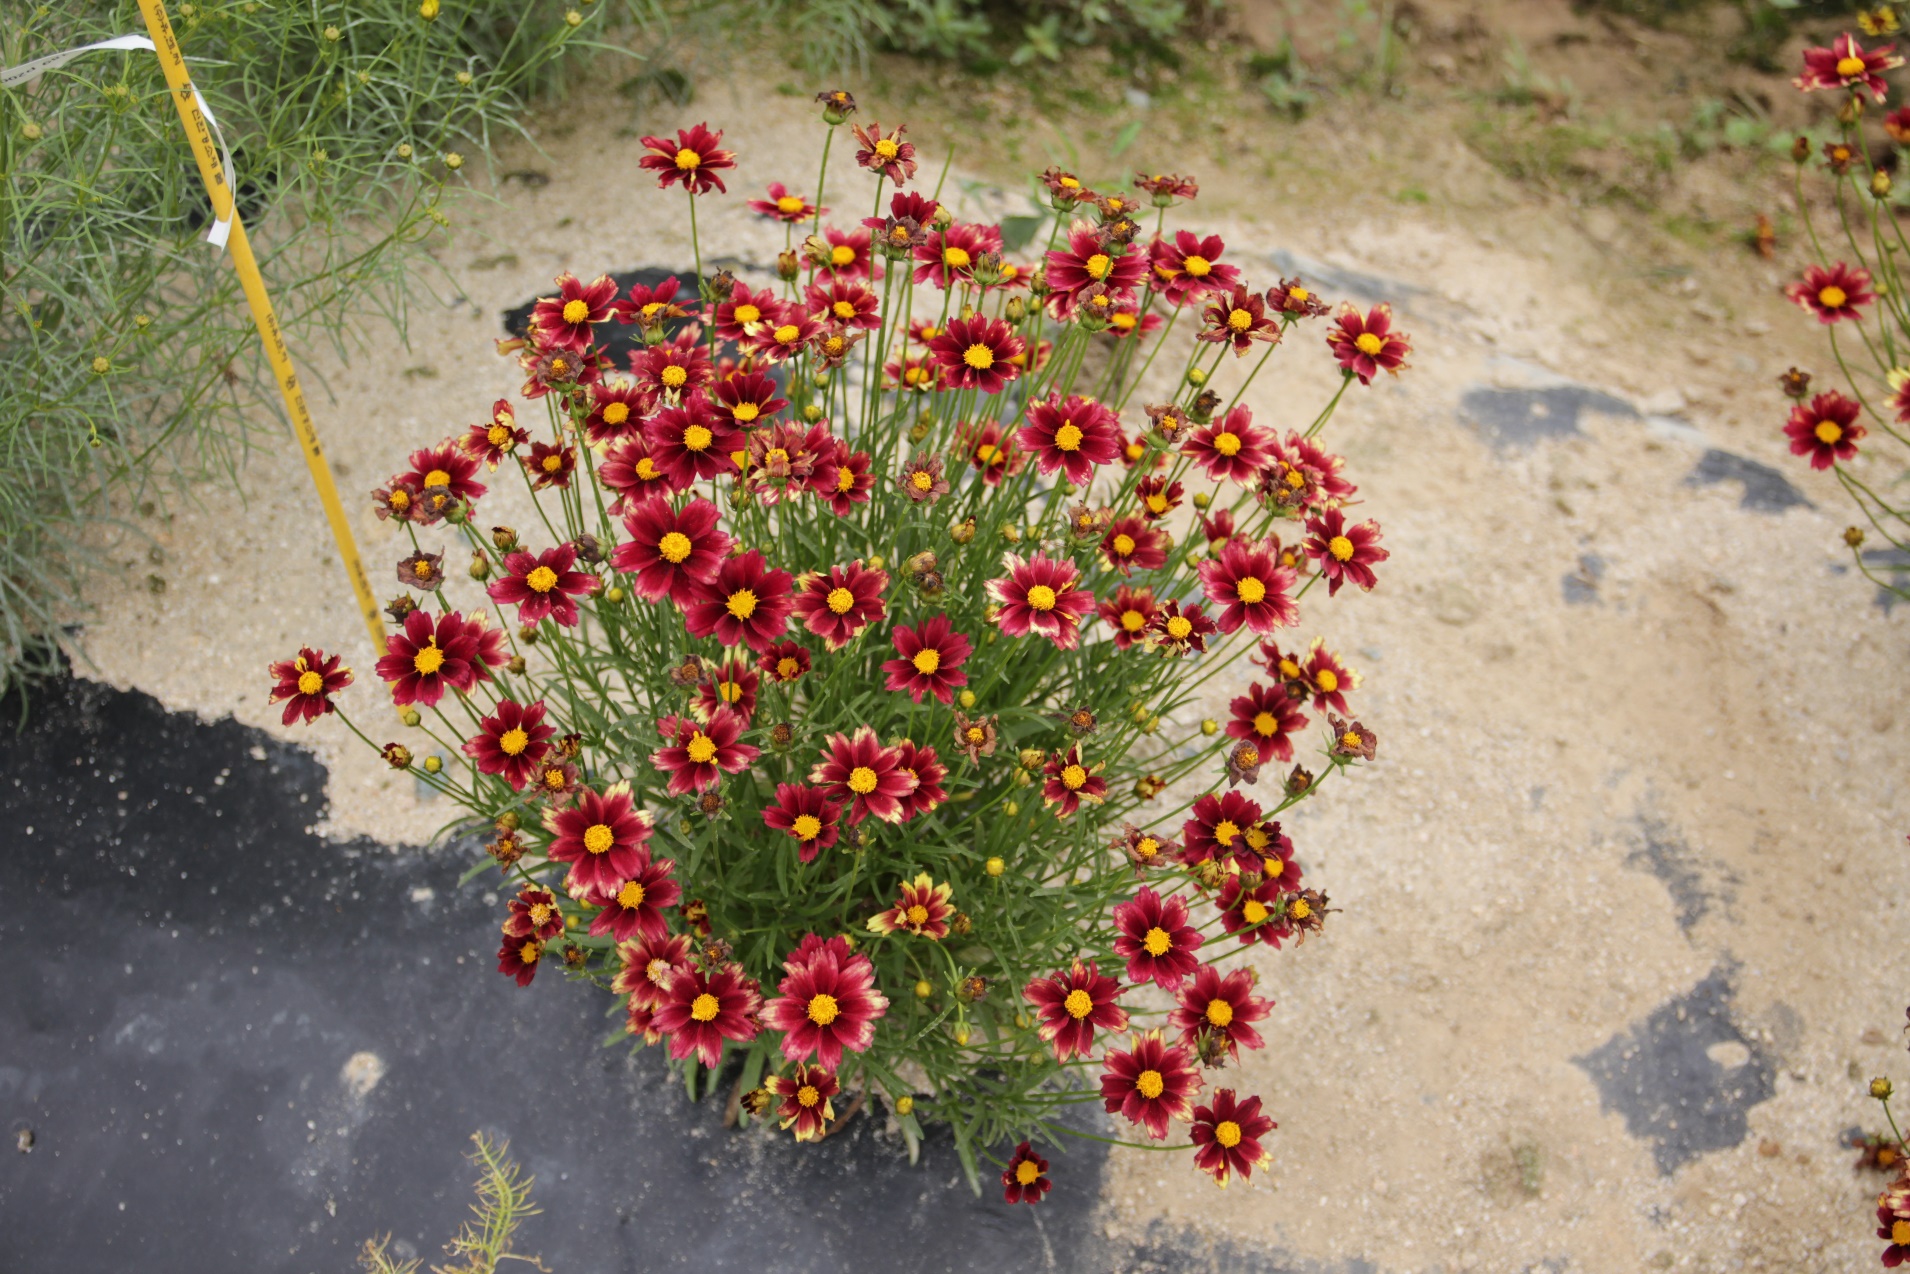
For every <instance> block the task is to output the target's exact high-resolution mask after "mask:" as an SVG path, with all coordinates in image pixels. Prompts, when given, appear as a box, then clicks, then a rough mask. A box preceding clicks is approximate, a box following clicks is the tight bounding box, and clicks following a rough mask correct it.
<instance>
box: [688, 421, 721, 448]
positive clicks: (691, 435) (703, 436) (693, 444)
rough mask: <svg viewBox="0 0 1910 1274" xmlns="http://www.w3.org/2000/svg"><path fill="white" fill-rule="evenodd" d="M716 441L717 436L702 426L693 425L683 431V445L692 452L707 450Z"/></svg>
mask: <svg viewBox="0 0 1910 1274" xmlns="http://www.w3.org/2000/svg"><path fill="white" fill-rule="evenodd" d="M715 441H716V435H715V434H713V433H711V432H710V431H709V430H708V429H705V428H704V427H703V426H702V425H691V426H690V427H689V428H688V429H685V430H684V431H683V445H684V446H685V447H688V448H689V449H690V450H691V451H703V450H706V449H708V447H709V445H710V444H711V443H712V442H715Z"/></svg>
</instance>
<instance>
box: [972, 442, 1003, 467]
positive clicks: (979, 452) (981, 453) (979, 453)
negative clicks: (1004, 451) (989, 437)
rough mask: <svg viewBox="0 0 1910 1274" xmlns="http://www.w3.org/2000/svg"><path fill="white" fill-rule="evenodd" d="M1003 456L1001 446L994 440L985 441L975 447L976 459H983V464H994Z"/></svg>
mask: <svg viewBox="0 0 1910 1274" xmlns="http://www.w3.org/2000/svg"><path fill="white" fill-rule="evenodd" d="M1001 458H1002V455H1001V448H1000V447H997V446H996V445H995V444H994V443H992V442H984V443H983V444H982V445H981V446H979V447H977V448H975V459H977V460H979V461H981V462H982V463H983V464H994V463H995V462H996V461H997V460H1000V459H1001Z"/></svg>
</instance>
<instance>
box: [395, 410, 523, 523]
mask: <svg viewBox="0 0 1910 1274" xmlns="http://www.w3.org/2000/svg"><path fill="white" fill-rule="evenodd" d="M530 440H531V436H530V432H529V431H528V430H524V429H519V428H518V427H517V413H515V412H513V411H512V410H511V405H510V403H508V402H506V401H505V400H504V399H502V398H500V399H498V400H497V401H496V402H495V403H493V404H492V405H491V419H490V423H488V424H478V425H472V426H471V427H470V428H469V429H467V430H465V431H464V440H463V442H462V444H461V445H462V446H463V447H464V452H465V454H466V455H468V456H470V457H472V458H473V459H476V460H482V461H483V462H484V463H485V464H486V465H487V466H488V467H490V468H491V469H496V468H497V466H498V465H499V464H501V463H502V462H503V460H504V457H506V456H508V455H510V454H511V453H512V452H514V451H516V450H517V449H518V448H519V447H521V446H523V445H524V444H525V443H527V442H529V441H530ZM379 516H380V517H383V516H384V514H383V513H382V512H381V513H380V514H379Z"/></svg>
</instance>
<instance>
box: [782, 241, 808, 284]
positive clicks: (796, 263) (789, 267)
mask: <svg viewBox="0 0 1910 1274" xmlns="http://www.w3.org/2000/svg"><path fill="white" fill-rule="evenodd" d="M801 274H802V258H801V257H799V256H797V255H796V252H795V250H794V249H793V248H792V249H790V250H789V251H786V252H778V253H777V254H776V277H777V278H779V279H781V280H782V281H783V282H784V283H794V282H795V281H796V279H797V278H798V277H799V276H800V275H801Z"/></svg>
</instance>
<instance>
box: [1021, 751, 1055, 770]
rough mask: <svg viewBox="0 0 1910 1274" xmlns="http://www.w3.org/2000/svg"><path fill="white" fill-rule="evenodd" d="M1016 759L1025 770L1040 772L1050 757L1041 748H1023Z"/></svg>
mask: <svg viewBox="0 0 1910 1274" xmlns="http://www.w3.org/2000/svg"><path fill="white" fill-rule="evenodd" d="M1015 759H1016V760H1018V761H1020V762H1021V765H1022V768H1023V769H1027V770H1038V769H1040V768H1041V763H1042V762H1043V761H1046V760H1047V759H1048V757H1047V754H1046V753H1044V752H1043V751H1042V750H1041V749H1040V748H1023V749H1022V750H1021V752H1020V753H1019V754H1018V755H1017V756H1016V758H1015Z"/></svg>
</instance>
